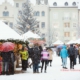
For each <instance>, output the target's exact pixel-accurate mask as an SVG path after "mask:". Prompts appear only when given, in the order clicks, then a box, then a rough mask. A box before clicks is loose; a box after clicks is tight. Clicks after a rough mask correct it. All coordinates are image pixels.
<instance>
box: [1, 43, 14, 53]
mask: <svg viewBox="0 0 80 80" xmlns="http://www.w3.org/2000/svg"><path fill="white" fill-rule="evenodd" d="M14 47H15V44H14V43H12V42H5V43H3V44H2V48H3V52H8V51H12V50H14Z"/></svg>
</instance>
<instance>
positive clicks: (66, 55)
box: [60, 46, 68, 58]
mask: <svg viewBox="0 0 80 80" xmlns="http://www.w3.org/2000/svg"><path fill="white" fill-rule="evenodd" d="M60 56H61V57H62V58H67V57H68V51H67V49H66V47H65V46H63V48H62V50H61V51H60Z"/></svg>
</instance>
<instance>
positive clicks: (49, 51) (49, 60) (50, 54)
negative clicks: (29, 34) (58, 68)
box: [47, 48, 53, 66]
mask: <svg viewBox="0 0 80 80" xmlns="http://www.w3.org/2000/svg"><path fill="white" fill-rule="evenodd" d="M47 51H48V53H49V58H48V64H50V66H52V60H53V51H52V49H51V48H50V49H47Z"/></svg>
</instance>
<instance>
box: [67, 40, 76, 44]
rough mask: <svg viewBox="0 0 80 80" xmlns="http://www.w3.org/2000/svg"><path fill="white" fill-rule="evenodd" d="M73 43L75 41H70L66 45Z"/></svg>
mask: <svg viewBox="0 0 80 80" xmlns="http://www.w3.org/2000/svg"><path fill="white" fill-rule="evenodd" d="M73 43H75V41H74V40H70V41H69V42H68V43H67V44H73Z"/></svg>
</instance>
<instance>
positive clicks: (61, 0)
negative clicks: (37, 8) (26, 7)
mask: <svg viewBox="0 0 80 80" xmlns="http://www.w3.org/2000/svg"><path fill="white" fill-rule="evenodd" d="M4 1H5V0H0V3H2V2H4ZM7 1H8V2H10V3H11V4H14V2H13V0H7ZM30 1H31V2H32V3H33V4H35V1H36V0H30ZM57 1H58V2H59V3H62V2H63V1H69V2H71V1H78V2H80V0H48V2H49V3H52V2H57Z"/></svg>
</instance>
